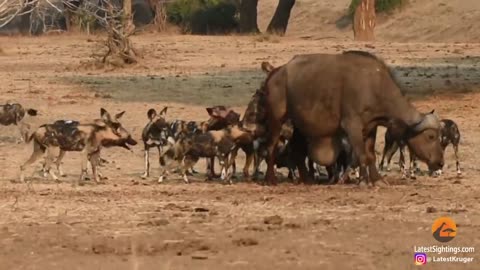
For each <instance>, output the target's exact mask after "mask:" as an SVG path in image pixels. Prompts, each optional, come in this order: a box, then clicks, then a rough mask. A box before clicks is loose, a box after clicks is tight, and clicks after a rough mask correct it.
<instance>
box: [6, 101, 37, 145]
mask: <svg viewBox="0 0 480 270" xmlns="http://www.w3.org/2000/svg"><path fill="white" fill-rule="evenodd" d="M25 113H26V114H27V115H30V116H36V115H37V113H38V112H37V110H35V109H25V108H23V106H22V105H21V104H19V103H15V102H7V103H6V104H3V105H0V124H2V125H4V126H9V125H15V126H18V127H19V130H20V140H21V141H26V140H27V137H28V131H29V129H30V125H29V124H27V123H24V122H23V121H22V120H23V119H24V117H25Z"/></svg>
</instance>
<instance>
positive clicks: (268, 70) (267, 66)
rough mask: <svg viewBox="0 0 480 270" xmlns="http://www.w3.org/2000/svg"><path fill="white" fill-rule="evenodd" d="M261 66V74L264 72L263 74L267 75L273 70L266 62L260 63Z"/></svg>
mask: <svg viewBox="0 0 480 270" xmlns="http://www.w3.org/2000/svg"><path fill="white" fill-rule="evenodd" d="M261 66H262V70H263V72H265V73H267V74H268V73H270V72H271V71H272V70H273V69H274V67H273V66H272V64H270V63H269V62H266V61H265V62H262V65H261Z"/></svg>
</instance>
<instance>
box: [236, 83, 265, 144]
mask: <svg viewBox="0 0 480 270" xmlns="http://www.w3.org/2000/svg"><path fill="white" fill-rule="evenodd" d="M265 119H266V110H265V92H264V91H263V90H262V89H258V90H257V91H255V93H254V94H253V95H252V98H251V99H250V102H249V103H248V105H247V109H246V110H245V113H244V115H243V118H242V122H241V125H242V127H243V128H245V129H247V130H249V131H251V132H253V133H254V134H255V136H257V137H259V136H263V135H264V133H265V124H266V123H265Z"/></svg>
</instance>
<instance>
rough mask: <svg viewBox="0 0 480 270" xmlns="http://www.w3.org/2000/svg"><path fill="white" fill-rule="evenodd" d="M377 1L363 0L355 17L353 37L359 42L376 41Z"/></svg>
mask: <svg viewBox="0 0 480 270" xmlns="http://www.w3.org/2000/svg"><path fill="white" fill-rule="evenodd" d="M375 19H376V15H375V0H362V2H361V3H360V4H359V5H358V6H357V8H356V10H355V14H354V17H353V37H354V39H355V40H357V41H374V40H375V35H374V29H375Z"/></svg>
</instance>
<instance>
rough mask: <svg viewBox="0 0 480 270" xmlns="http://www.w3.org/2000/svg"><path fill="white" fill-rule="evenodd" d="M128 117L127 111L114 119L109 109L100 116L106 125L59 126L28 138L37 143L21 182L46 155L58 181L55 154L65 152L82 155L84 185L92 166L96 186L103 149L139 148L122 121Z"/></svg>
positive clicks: (21, 175) (47, 166) (38, 132)
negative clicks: (57, 151)
mask: <svg viewBox="0 0 480 270" xmlns="http://www.w3.org/2000/svg"><path fill="white" fill-rule="evenodd" d="M124 113H125V112H124V111H123V112H121V113H118V114H116V115H115V117H114V118H112V117H111V116H110V114H109V113H108V112H107V111H106V110H105V109H103V108H101V109H100V114H101V116H102V120H103V121H102V120H96V121H94V122H93V123H89V124H81V123H67V124H65V122H63V123H62V122H57V123H56V124H46V125H42V126H40V127H39V128H38V129H37V130H36V131H35V132H34V133H33V134H32V135H31V136H30V137H29V138H28V142H30V141H32V140H33V153H32V155H31V156H30V158H29V159H28V160H27V161H26V162H25V163H24V164H23V165H22V166H20V171H21V173H20V181H21V182H24V180H25V178H24V171H25V169H26V168H27V166H29V165H31V164H32V163H34V162H35V161H36V160H37V159H38V158H40V157H41V156H42V155H43V154H45V152H46V153H47V158H46V165H45V168H46V170H47V171H48V172H49V173H50V175H51V176H52V178H53V179H55V180H57V181H58V177H57V176H56V175H55V173H54V172H53V170H51V168H50V167H51V164H52V163H53V161H54V151H53V150H56V149H60V150H62V151H79V152H82V164H81V169H82V170H81V174H80V181H81V182H82V181H83V179H84V176H85V173H86V166H87V163H88V162H90V164H91V165H92V172H93V179H94V180H95V183H98V182H99V181H98V171H97V166H98V163H99V161H100V150H101V148H103V147H107V148H108V147H113V146H119V147H123V148H126V149H128V150H131V149H130V146H133V145H136V144H137V142H136V141H135V140H134V139H133V138H132V137H131V135H130V133H129V132H128V131H127V130H126V129H125V128H124V127H123V126H122V124H121V123H120V122H119V121H118V119H120V118H121V117H122V116H123V114H124ZM57 160H58V159H57ZM57 165H58V164H57ZM76 184H77V180H75V181H74V182H73V185H76Z"/></svg>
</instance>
